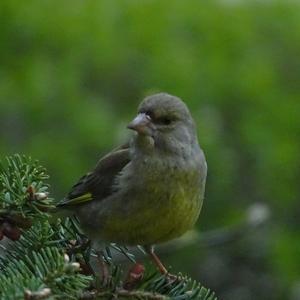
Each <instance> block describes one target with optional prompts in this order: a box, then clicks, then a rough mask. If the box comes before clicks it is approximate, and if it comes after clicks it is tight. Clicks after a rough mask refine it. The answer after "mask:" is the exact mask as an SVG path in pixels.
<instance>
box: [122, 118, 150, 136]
mask: <svg viewBox="0 0 300 300" xmlns="http://www.w3.org/2000/svg"><path fill="white" fill-rule="evenodd" d="M151 124H152V123H151V118H150V117H149V116H148V115H146V114H144V113H140V114H138V115H137V116H136V117H135V118H134V119H133V120H132V121H131V122H130V123H129V124H128V125H127V128H129V129H132V130H135V131H136V132H137V133H139V134H142V135H151V133H152V126H151Z"/></svg>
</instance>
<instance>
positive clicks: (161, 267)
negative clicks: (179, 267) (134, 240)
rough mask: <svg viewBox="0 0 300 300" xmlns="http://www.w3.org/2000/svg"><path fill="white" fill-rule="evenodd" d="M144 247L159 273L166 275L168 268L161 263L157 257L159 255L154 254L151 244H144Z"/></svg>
mask: <svg viewBox="0 0 300 300" xmlns="http://www.w3.org/2000/svg"><path fill="white" fill-rule="evenodd" d="M144 248H145V251H146V252H147V254H148V255H149V256H150V258H151V259H152V261H153V263H154V264H155V265H156V266H157V268H158V270H159V272H160V273H161V274H163V275H167V274H168V270H167V269H166V267H165V266H164V265H163V263H162V262H161V260H160V259H159V257H158V256H157V255H156V254H155V252H154V247H153V246H146V247H144Z"/></svg>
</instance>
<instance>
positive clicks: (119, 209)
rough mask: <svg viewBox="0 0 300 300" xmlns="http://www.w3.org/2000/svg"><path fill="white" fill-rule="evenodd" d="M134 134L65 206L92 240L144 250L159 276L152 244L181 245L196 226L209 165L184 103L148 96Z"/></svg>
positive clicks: (106, 158) (79, 185)
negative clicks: (180, 240)
mask: <svg viewBox="0 0 300 300" xmlns="http://www.w3.org/2000/svg"><path fill="white" fill-rule="evenodd" d="M127 127H128V128H129V129H132V130H133V131H134V132H135V134H134V135H133V137H132V138H131V140H130V142H129V143H128V144H126V145H124V146H121V147H119V148H117V149H115V150H113V151H111V152H110V153H108V154H107V155H106V156H104V157H103V158H102V159H100V161H99V162H98V163H97V165H96V167H95V168H94V169H93V170H92V171H91V172H90V173H88V174H86V175H85V176H83V177H82V178H81V179H80V180H79V181H78V183H76V184H75V185H74V186H73V187H72V189H71V191H70V192H69V194H68V195H67V196H66V198H65V199H63V200H62V202H61V203H60V204H59V206H63V207H67V208H69V209H71V210H73V211H74V212H75V214H76V215H77V217H78V218H79V220H80V223H81V225H82V228H83V230H84V231H85V233H86V234H87V235H88V236H89V237H90V239H91V240H92V241H93V240H101V241H105V242H115V243H118V244H121V245H142V246H143V247H144V248H145V250H146V252H147V253H148V254H149V255H150V257H151V258H152V260H153V261H154V262H155V264H156V265H157V266H158V268H159V270H160V271H161V273H163V274H166V273H167V269H166V268H165V267H164V265H163V264H162V263H161V261H160V260H159V258H158V257H157V255H156V254H155V253H154V247H153V245H155V244H159V243H162V242H166V241H169V240H171V239H174V238H177V237H179V236H181V235H182V234H183V233H185V232H186V231H187V230H189V229H191V228H192V226H193V225H194V224H195V222H196V220H197V219H198V216H199V213H200V210H201V207H202V203H203V197H204V189H205V180H206V172H207V165H206V161H205V157H204V154H203V151H202V150H201V148H200V146H199V143H198V139H197V133H196V126H195V123H194V121H193V118H192V116H191V114H190V112H189V109H188V108H187V106H186V104H185V103H184V102H183V101H182V100H181V99H179V98H178V97H175V96H172V95H169V94H167V93H159V94H155V95H152V96H148V97H146V98H145V99H144V100H143V101H142V102H141V104H140V105H139V108H138V114H137V116H136V117H135V118H134V120H133V121H132V122H131V123H129V125H128V126H127Z"/></svg>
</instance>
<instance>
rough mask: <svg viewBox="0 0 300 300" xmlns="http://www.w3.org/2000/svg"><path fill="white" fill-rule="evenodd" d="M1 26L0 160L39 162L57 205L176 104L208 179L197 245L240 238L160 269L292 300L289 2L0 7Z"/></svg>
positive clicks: (295, 293) (298, 97)
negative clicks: (179, 101) (153, 104)
mask: <svg viewBox="0 0 300 300" xmlns="http://www.w3.org/2000/svg"><path fill="white" fill-rule="evenodd" d="M0 24H1V26H0V43H1V47H0V124H1V126H0V136H1V140H0V156H1V159H3V158H4V156H5V155H9V154H12V153H16V152H17V153H25V154H28V155H31V156H32V157H34V158H37V159H39V160H40V161H41V162H42V163H43V164H44V165H45V166H46V167H47V168H48V170H49V172H50V174H51V185H52V193H53V195H55V196H56V197H58V198H60V197H62V196H63V195H64V193H65V192H66V191H67V190H68V188H69V187H70V185H72V184H73V183H74V181H76V180H77V179H78V177H79V176H80V175H81V174H83V173H85V172H86V171H87V170H89V169H90V168H91V167H92V166H93V165H94V163H95V161H96V160H97V159H98V158H99V157H100V156H101V155H102V154H104V153H105V152H107V151H109V150H110V149H111V148H112V147H114V146H116V145H118V144H119V143H122V142H124V141H125V140H126V139H127V138H128V136H129V133H128V130H127V129H126V124H127V123H128V122H129V121H130V120H131V118H133V117H134V115H135V112H136V107H137V104H138V103H139V102H140V100H141V99H142V98H143V97H144V96H145V95H148V94H151V93H153V92H157V91H166V92H169V93H172V94H175V95H177V96H179V97H181V98H183V99H184V100H185V101H186V103H187V104H188V106H189V107H190V109H191V111H192V113H193V116H194V118H195V120H196V122H197V125H198V134H199V140H200V143H201V145H202V148H203V149H204V151H205V153H206V156H207V161H208V165H209V175H208V182H207V192H206V202H205V205H204V208H203V211H202V215H201V218H200V220H199V222H198V229H199V233H198V235H199V236H200V239H201V236H202V235H203V236H204V237H205V236H207V232H209V233H210V232H211V231H212V230H213V232H215V230H216V232H217V236H219V237H220V236H221V237H222V234H223V233H222V232H223V231H224V229H225V231H226V234H227V233H228V231H229V233H230V231H231V230H233V231H234V230H236V229H238V231H239V235H238V237H236V238H232V239H231V238H230V239H227V238H226V234H225V233H224V235H225V238H224V242H222V238H221V242H220V241H219V239H218V241H219V242H217V243H214V242H212V243H211V242H210V243H206V242H205V240H206V239H205V238H204V239H203V240H204V241H202V243H200V244H197V243H193V242H192V243H190V244H188V245H186V246H185V247H183V248H182V249H180V251H171V250H170V251H168V252H167V253H166V254H165V255H164V259H165V260H166V261H167V262H168V263H169V264H170V265H172V266H173V269H174V270H175V271H182V272H183V273H189V274H191V275H192V276H193V277H194V278H196V279H198V280H200V281H201V282H202V283H203V284H204V285H205V286H206V287H209V288H211V289H212V290H214V291H215V292H216V293H217V295H218V297H219V299H224V300H229V299H230V300H236V299H237V300H250V299H256V300H260V299H261V300H263V299H290V300H296V299H300V226H299V225H300V217H299V215H300V205H299V200H300V199H299V197H300V151H299V150H300V2H299V1H287V0H282V1H271V0H269V1H250V0H249V1H246V0H244V1H242V0H241V1H229V0H227V1H225V0H223V1H221V0H220V1H196V0H191V1H181V0H174V1H163V0H160V1H158V0H157V1H154V0H153V1H152V0H144V1H142V0H141V1H138V0H127V1H111V0H103V1H90V0H85V1H83V0H82V1H79V0H73V1H67V0H61V1H47V0H43V1H15V0H1V2H0ZM253 207H254V208H255V209H254V212H255V214H254V215H255V216H254V217H255V218H257V217H258V219H259V218H263V219H264V220H265V222H264V225H263V226H257V227H256V228H254V230H247V228H245V224H247V222H248V221H247V220H249V211H252V213H253ZM267 217H268V218H267ZM251 218H252V219H253V215H252V217H251V216H250V219H251ZM266 219H267V220H266ZM246 227H247V226H246ZM239 228H240V229H239ZM233 236H235V235H233Z"/></svg>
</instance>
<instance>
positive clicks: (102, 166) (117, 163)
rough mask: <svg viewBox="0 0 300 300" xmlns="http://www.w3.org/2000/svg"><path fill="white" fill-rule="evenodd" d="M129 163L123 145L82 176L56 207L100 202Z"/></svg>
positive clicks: (110, 191)
mask: <svg viewBox="0 0 300 300" xmlns="http://www.w3.org/2000/svg"><path fill="white" fill-rule="evenodd" d="M129 162H130V157H129V147H128V145H127V144H126V145H124V146H122V147H120V148H118V149H115V150H113V151H112V152H110V153H108V154H107V155H106V156H104V157H103V158H102V159H100V160H99V162H98V163H97V165H96V167H95V169H94V170H93V171H92V172H90V173H87V174H86V175H84V176H83V177H81V178H80V179H79V181H78V182H77V183H76V184H75V185H74V186H73V187H72V189H71V191H70V192H69V194H68V195H67V196H66V197H65V198H64V199H63V200H62V201H61V202H59V203H58V205H57V206H58V207H62V206H64V207H68V206H73V205H78V204H83V203H86V202H89V201H92V200H95V199H97V200H101V199H103V198H105V197H107V196H109V195H110V194H111V193H112V191H113V185H114V179H115V177H116V175H118V173H119V172H120V171H121V170H122V169H123V168H124V167H125V166H126V165H127V164H128V163H129Z"/></svg>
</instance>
